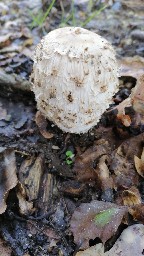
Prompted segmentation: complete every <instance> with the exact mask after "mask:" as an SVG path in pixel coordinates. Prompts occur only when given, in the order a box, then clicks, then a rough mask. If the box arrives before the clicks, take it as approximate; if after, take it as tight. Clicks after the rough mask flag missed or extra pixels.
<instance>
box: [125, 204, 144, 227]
mask: <svg viewBox="0 0 144 256" xmlns="http://www.w3.org/2000/svg"><path fill="white" fill-rule="evenodd" d="M129 213H130V214H131V215H132V216H133V219H134V220H136V221H140V222H141V223H143V224H144V204H139V205H134V206H132V207H129Z"/></svg>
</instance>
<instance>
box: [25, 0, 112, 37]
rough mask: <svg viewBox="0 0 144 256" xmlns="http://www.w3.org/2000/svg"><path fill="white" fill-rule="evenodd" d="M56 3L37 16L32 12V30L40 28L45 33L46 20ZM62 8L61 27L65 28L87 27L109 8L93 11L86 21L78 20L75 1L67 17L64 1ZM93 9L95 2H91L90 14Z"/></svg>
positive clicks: (91, 0)
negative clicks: (70, 26)
mask: <svg viewBox="0 0 144 256" xmlns="http://www.w3.org/2000/svg"><path fill="white" fill-rule="evenodd" d="M55 2H56V0H52V1H51V4H50V5H49V7H48V9H47V10H46V12H43V11H41V10H40V11H39V13H38V14H37V15H34V14H33V13H32V12H30V16H31V17H32V22H31V24H30V27H31V28H34V27H40V28H41V29H42V30H43V32H44V33H45V30H44V26H43V24H44V22H45V21H46V18H47V17H48V15H49V14H50V12H51V9H52V7H53V6H54V4H55ZM60 6H61V12H62V14H61V15H62V16H61V21H60V24H59V27H65V26H69V25H72V26H80V27H85V26H86V25H87V24H88V23H89V22H90V21H91V20H93V19H94V18H95V17H96V16H97V15H98V14H100V13H101V12H102V11H103V10H104V9H105V8H106V7H107V5H104V6H102V7H101V8H100V9H99V10H95V11H93V12H92V13H91V15H90V16H88V17H87V18H86V19H85V20H84V21H80V19H77V18H76V9H75V6H74V0H72V2H71V11H70V13H69V14H68V15H67V16H66V13H65V10H64V7H63V3H62V1H60ZM92 7H93V0H89V3H88V13H89V12H91V10H92Z"/></svg>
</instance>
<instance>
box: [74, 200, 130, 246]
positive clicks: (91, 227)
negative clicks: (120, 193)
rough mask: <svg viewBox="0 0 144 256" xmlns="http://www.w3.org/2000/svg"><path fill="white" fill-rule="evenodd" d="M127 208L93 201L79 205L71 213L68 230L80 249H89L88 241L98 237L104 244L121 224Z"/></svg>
mask: <svg viewBox="0 0 144 256" xmlns="http://www.w3.org/2000/svg"><path fill="white" fill-rule="evenodd" d="M126 212H127V207H123V206H122V207H121V206H117V205H116V204H112V203H107V202H102V201H97V200H94V201H92V202H91V203H83V204H81V205H80V206H79V207H78V208H77V209H76V210H75V211H74V213H73V215H72V218H71V221H70V229H71V231H72V233H73V235H74V241H75V243H76V244H77V245H78V246H80V248H81V249H86V248H88V247H89V240H90V239H95V238H96V237H99V238H100V239H101V240H102V242H103V243H105V242H106V241H107V240H108V239H109V238H110V237H112V236H113V235H114V234H115V232H116V231H117V229H118V226H119V225H120V224H121V221H122V218H123V216H124V214H125V213H126Z"/></svg>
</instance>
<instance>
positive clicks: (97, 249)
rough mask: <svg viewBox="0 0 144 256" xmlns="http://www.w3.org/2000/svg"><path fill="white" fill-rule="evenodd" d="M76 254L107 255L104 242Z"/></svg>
mask: <svg viewBox="0 0 144 256" xmlns="http://www.w3.org/2000/svg"><path fill="white" fill-rule="evenodd" d="M76 256H105V253H104V246H103V244H97V245H96V246H91V247H90V248H88V249H87V250H85V251H81V252H78V253H77V254H76ZM113 256H114V255H113Z"/></svg>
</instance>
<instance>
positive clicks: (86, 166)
mask: <svg viewBox="0 0 144 256" xmlns="http://www.w3.org/2000/svg"><path fill="white" fill-rule="evenodd" d="M107 153H109V154H110V153H111V146H110V144H109V142H108V141H106V140H104V139H100V140H98V141H95V142H94V145H93V146H91V147H89V148H88V149H87V150H86V151H85V152H84V153H82V154H81V155H78V156H76V159H75V164H74V171H75V172H76V175H77V176H76V178H77V179H78V180H79V181H82V182H88V183H90V182H92V183H93V182H95V181H96V180H97V173H96V172H95V170H94V168H93V161H95V160H97V159H99V158H100V157H101V156H102V155H106V154H107Z"/></svg>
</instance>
